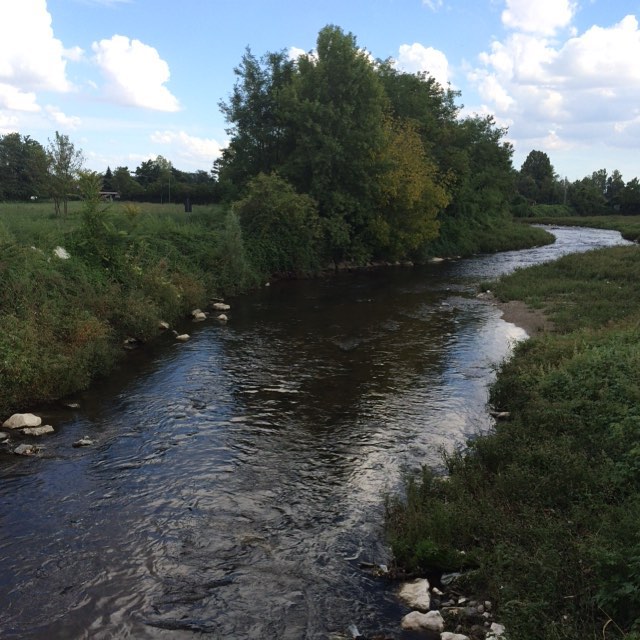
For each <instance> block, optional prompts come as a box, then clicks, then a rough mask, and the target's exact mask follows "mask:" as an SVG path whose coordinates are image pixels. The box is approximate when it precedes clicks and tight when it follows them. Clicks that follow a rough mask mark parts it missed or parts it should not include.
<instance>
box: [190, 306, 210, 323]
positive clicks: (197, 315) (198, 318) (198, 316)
mask: <svg viewBox="0 0 640 640" xmlns="http://www.w3.org/2000/svg"><path fill="white" fill-rule="evenodd" d="M191 317H192V318H193V320H194V321H195V322H202V321H203V320H206V319H207V314H206V313H205V312H204V311H202V310H201V309H194V310H193V311H192V312H191Z"/></svg>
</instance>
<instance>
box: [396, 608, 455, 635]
mask: <svg viewBox="0 0 640 640" xmlns="http://www.w3.org/2000/svg"><path fill="white" fill-rule="evenodd" d="M400 626H401V627H402V628H403V629H404V630H405V631H436V632H437V633H442V631H443V630H444V620H443V618H442V616H441V615H440V612H439V611H429V613H420V611H412V612H411V613H408V614H407V615H406V616H405V617H404V618H402V622H401V623H400Z"/></svg>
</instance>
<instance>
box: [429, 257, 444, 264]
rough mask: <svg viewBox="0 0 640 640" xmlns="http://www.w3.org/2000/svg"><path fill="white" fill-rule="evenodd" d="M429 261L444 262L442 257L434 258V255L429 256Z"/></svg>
mask: <svg viewBox="0 0 640 640" xmlns="http://www.w3.org/2000/svg"><path fill="white" fill-rule="evenodd" d="M429 262H432V263H434V264H437V263H439V262H444V258H436V257H434V258H431V260H429Z"/></svg>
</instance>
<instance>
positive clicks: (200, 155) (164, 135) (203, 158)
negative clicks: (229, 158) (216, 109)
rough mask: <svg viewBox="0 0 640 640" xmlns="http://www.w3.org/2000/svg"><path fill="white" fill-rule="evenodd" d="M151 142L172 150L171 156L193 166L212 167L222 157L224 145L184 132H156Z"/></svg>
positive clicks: (211, 139)
mask: <svg viewBox="0 0 640 640" xmlns="http://www.w3.org/2000/svg"><path fill="white" fill-rule="evenodd" d="M151 141H152V142H155V143H156V144H162V145H167V146H169V147H170V148H171V156H172V157H176V156H177V157H179V158H181V159H182V160H183V161H185V162H186V163H188V164H189V165H191V166H196V167H201V166H207V167H210V166H211V164H212V163H213V161H214V160H215V159H216V158H218V157H219V156H220V153H221V150H222V145H221V144H220V143H219V142H218V141H217V140H214V139H213V138H198V137H196V136H191V135H189V134H188V133H185V132H184V131H156V132H154V133H153V134H152V135H151Z"/></svg>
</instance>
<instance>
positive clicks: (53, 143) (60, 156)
mask: <svg viewBox="0 0 640 640" xmlns="http://www.w3.org/2000/svg"><path fill="white" fill-rule="evenodd" d="M47 155H48V158H49V190H50V193H51V197H52V198H53V202H54V206H55V210H56V214H57V215H60V205H61V204H62V212H63V214H64V215H65V216H66V215H67V203H68V201H69V196H70V195H71V194H72V192H73V191H74V187H75V185H76V180H77V177H78V174H79V172H80V171H81V170H82V166H83V164H84V156H83V155H82V150H80V149H76V147H75V145H74V144H73V142H71V140H70V139H69V136H68V135H64V134H61V133H58V132H57V131H56V135H55V138H54V139H53V140H49V145H48V147H47Z"/></svg>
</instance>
